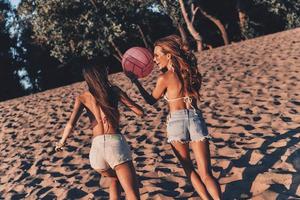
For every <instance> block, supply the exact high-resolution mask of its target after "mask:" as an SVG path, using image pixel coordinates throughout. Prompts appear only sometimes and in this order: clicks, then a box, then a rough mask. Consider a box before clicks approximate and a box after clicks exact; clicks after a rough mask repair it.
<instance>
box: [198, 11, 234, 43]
mask: <svg viewBox="0 0 300 200" xmlns="http://www.w3.org/2000/svg"><path fill="white" fill-rule="evenodd" d="M199 10H200V12H201V13H202V14H203V15H204V16H205V17H207V18H208V19H209V20H210V21H212V22H213V23H214V24H215V25H216V26H217V27H218V29H219V30H220V31H221V35H222V38H223V41H224V44H225V45H228V44H229V39H228V34H227V32H226V29H225V27H224V25H223V24H222V22H221V21H220V20H218V19H217V18H216V17H213V16H211V15H209V14H208V13H207V12H205V11H204V10H202V8H201V7H200V6H199Z"/></svg>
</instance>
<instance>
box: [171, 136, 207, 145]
mask: <svg viewBox="0 0 300 200" xmlns="http://www.w3.org/2000/svg"><path fill="white" fill-rule="evenodd" d="M208 139H211V136H210V135H206V136H202V137H199V138H197V139H194V140H182V139H180V138H179V139H178V138H174V139H173V138H172V139H170V138H169V139H168V140H167V142H168V143H173V142H180V143H182V144H187V143H190V142H203V141H205V140H208Z"/></svg>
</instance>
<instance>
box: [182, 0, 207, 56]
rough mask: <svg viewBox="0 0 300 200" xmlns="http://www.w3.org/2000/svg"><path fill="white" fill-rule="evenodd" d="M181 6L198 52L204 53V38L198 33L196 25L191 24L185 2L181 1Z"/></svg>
mask: <svg viewBox="0 0 300 200" xmlns="http://www.w3.org/2000/svg"><path fill="white" fill-rule="evenodd" d="M179 4H180V9H181V13H182V16H183V18H184V21H185V23H186V25H187V28H188V30H189V32H190V33H191V35H192V36H193V38H194V39H195V40H196V43H197V51H202V49H203V44H202V37H201V36H200V34H199V33H198V32H197V31H196V29H195V27H194V25H193V24H192V23H191V20H190V19H189V17H188V14H187V11H186V9H185V6H184V2H183V0H179Z"/></svg>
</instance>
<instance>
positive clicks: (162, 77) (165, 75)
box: [157, 72, 169, 82]
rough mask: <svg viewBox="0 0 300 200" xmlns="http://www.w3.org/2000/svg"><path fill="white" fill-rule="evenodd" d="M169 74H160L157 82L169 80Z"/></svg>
mask: <svg viewBox="0 0 300 200" xmlns="http://www.w3.org/2000/svg"><path fill="white" fill-rule="evenodd" d="M168 77H169V75H168V72H166V73H164V74H160V75H159V76H158V78H157V82H164V81H166V80H168Z"/></svg>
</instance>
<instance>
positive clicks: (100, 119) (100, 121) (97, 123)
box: [80, 92, 119, 136]
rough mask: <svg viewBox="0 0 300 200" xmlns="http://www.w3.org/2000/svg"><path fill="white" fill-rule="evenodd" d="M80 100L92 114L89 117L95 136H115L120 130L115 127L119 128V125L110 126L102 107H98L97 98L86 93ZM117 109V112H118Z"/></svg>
mask: <svg viewBox="0 0 300 200" xmlns="http://www.w3.org/2000/svg"><path fill="white" fill-rule="evenodd" d="M80 100H81V102H82V103H83V105H84V106H85V108H86V109H88V111H89V112H90V113H91V114H92V116H89V117H90V119H91V123H92V129H93V135H94V136H96V135H101V134H115V133H117V132H118V130H115V128H114V127H118V125H119V124H114V125H113V124H110V123H109V121H108V120H107V118H106V116H105V114H104V112H103V111H102V109H101V107H100V106H98V105H97V102H96V99H95V97H94V96H93V95H92V94H91V93H90V92H85V93H83V94H82V95H80ZM117 109H118V108H116V112H118V110H117Z"/></svg>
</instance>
